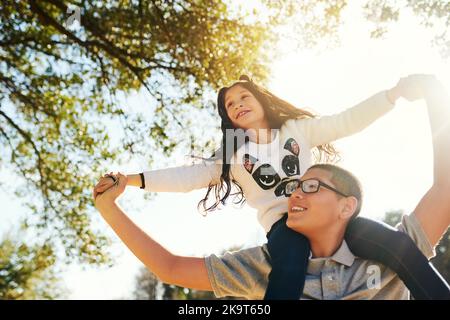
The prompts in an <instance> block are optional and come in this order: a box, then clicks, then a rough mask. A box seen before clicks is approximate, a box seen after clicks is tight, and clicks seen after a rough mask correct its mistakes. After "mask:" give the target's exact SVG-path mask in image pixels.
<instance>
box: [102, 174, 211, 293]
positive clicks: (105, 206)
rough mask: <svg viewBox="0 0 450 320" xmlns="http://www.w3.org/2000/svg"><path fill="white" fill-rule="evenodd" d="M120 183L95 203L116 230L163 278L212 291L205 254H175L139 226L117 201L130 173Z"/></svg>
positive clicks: (181, 284) (162, 279)
mask: <svg viewBox="0 0 450 320" xmlns="http://www.w3.org/2000/svg"><path fill="white" fill-rule="evenodd" d="M118 178H119V183H118V184H117V185H115V186H113V187H112V188H110V189H108V190H106V191H105V192H104V193H102V194H99V195H97V197H96V198H95V199H94V202H95V207H96V208H97V210H98V211H99V212H100V213H101V215H102V217H103V218H104V219H105V221H106V222H107V223H108V224H109V225H110V226H111V228H112V229H113V230H114V232H115V233H116V234H117V235H118V236H119V238H120V239H121V240H122V241H123V243H125V245H126V246H127V247H128V248H129V249H130V250H131V251H132V252H133V254H134V255H135V256H136V257H137V258H138V259H139V260H141V261H142V263H143V264H144V265H145V266H146V267H147V268H148V269H149V270H151V271H152V272H153V273H154V274H155V275H156V276H157V277H158V278H159V279H160V280H161V281H163V282H165V283H169V284H175V285H178V286H182V287H185V288H192V289H197V290H205V291H212V288H211V284H210V282H209V279H208V273H207V270H206V265H205V259H204V258H194V257H182V256H177V255H174V254H172V253H171V252H170V251H168V250H167V249H165V248H164V247H163V246H161V245H160V244H159V243H158V242H156V241H155V240H154V239H152V238H151V237H150V236H149V235H148V234H147V233H145V232H144V231H143V230H142V229H141V228H139V226H137V225H136V224H135V223H134V222H133V221H132V220H131V219H130V218H129V217H128V216H127V214H126V213H125V212H124V211H123V209H122V208H121V207H120V206H119V205H118V204H117V203H116V199H117V197H118V196H119V195H120V194H121V193H123V191H124V190H125V187H126V185H127V177H126V176H124V175H121V174H118Z"/></svg>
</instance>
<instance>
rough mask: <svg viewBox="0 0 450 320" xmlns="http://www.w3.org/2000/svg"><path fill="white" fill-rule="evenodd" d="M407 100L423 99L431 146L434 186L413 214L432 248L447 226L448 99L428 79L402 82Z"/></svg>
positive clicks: (432, 79) (449, 186) (433, 79)
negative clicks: (426, 112) (430, 135)
mask: <svg viewBox="0 0 450 320" xmlns="http://www.w3.org/2000/svg"><path fill="white" fill-rule="evenodd" d="M403 85H404V86H405V88H408V89H407V90H406V91H405V92H406V95H407V96H406V98H407V99H408V96H410V97H411V98H410V99H409V100H414V99H415V98H418V97H420V96H421V95H422V96H423V97H424V98H425V101H426V105H427V110H428V118H429V123H430V128H431V134H432V143H433V185H432V186H431V188H430V189H429V190H428V192H427V193H426V194H425V196H424V197H423V198H422V199H421V200H420V202H419V204H418V205H417V207H416V209H415V210H414V214H415V215H416V217H417V219H418V221H419V223H420V224H421V226H422V228H423V230H424V231H425V234H426V236H427V237H428V240H429V241H430V244H431V245H432V246H433V247H434V246H435V245H436V244H437V243H438V242H439V240H440V239H441V237H442V235H443V234H444V233H445V232H446V230H447V228H448V227H449V225H450V97H449V95H448V93H447V92H446V91H445V89H444V87H443V85H442V84H441V83H440V82H439V81H438V80H437V79H436V77H434V76H431V75H412V76H409V77H407V78H405V79H404V83H403Z"/></svg>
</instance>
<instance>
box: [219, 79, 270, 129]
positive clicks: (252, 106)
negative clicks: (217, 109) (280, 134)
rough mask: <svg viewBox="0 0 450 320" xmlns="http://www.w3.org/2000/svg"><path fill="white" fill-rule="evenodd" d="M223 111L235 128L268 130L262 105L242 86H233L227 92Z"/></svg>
mask: <svg viewBox="0 0 450 320" xmlns="http://www.w3.org/2000/svg"><path fill="white" fill-rule="evenodd" d="M225 110H226V112H227V114H228V117H229V118H230V120H231V122H232V123H233V125H234V127H235V128H241V129H244V130H247V129H270V127H269V123H268V121H267V119H266V117H265V115H264V109H263V107H262V105H261V104H260V103H259V101H258V100H257V99H256V98H255V96H254V95H253V94H252V93H251V92H250V91H249V90H247V89H245V88H244V87H243V86H240V85H235V86H233V87H231V88H230V89H228V90H227V92H226V94H225Z"/></svg>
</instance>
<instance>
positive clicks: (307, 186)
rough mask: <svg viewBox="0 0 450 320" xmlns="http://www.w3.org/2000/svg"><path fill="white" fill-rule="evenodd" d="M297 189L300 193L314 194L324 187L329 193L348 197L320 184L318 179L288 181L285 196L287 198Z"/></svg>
mask: <svg viewBox="0 0 450 320" xmlns="http://www.w3.org/2000/svg"><path fill="white" fill-rule="evenodd" d="M298 187H300V188H302V191H303V192H304V193H316V192H318V191H319V189H320V187H324V188H327V189H329V190H331V191H334V192H336V193H337V194H339V195H341V196H343V197H348V195H346V194H345V193H342V192H340V191H339V190H337V189H335V188H333V187H332V186H330V185H328V184H326V183H325V182H322V181H320V180H318V179H307V180H292V181H289V182H288V183H287V184H286V187H285V194H286V195H287V196H291V195H292V194H293V193H294V192H295V190H297V188H298Z"/></svg>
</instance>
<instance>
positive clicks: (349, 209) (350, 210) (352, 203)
mask: <svg viewBox="0 0 450 320" xmlns="http://www.w3.org/2000/svg"><path fill="white" fill-rule="evenodd" d="M342 201H344V203H343V206H342V210H341V213H340V217H341V218H342V219H350V218H351V217H352V216H353V214H354V213H355V211H356V208H357V207H358V199H356V197H353V196H350V197H347V198H344V199H342Z"/></svg>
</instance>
